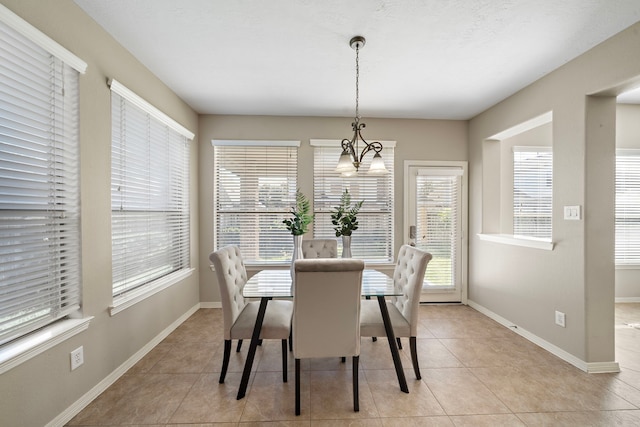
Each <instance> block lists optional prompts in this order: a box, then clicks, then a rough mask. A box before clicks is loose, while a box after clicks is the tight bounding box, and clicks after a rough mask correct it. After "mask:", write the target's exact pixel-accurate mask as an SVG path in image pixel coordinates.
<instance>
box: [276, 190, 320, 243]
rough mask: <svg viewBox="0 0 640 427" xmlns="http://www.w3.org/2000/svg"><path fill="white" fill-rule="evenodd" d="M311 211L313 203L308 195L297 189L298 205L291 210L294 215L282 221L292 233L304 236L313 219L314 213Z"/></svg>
mask: <svg viewBox="0 0 640 427" xmlns="http://www.w3.org/2000/svg"><path fill="white" fill-rule="evenodd" d="M309 211H311V204H310V203H309V200H308V199H307V196H305V195H304V194H303V193H302V192H301V191H300V189H298V190H297V191H296V206H295V207H293V208H291V210H290V211H289V212H290V213H291V215H293V216H292V217H291V218H287V219H285V220H283V221H282V222H283V223H284V224H285V226H286V227H287V230H289V231H290V232H291V234H292V235H294V236H302V235H303V234H304V233H306V232H307V230H308V228H309V224H311V221H313V215H312V214H310V213H309Z"/></svg>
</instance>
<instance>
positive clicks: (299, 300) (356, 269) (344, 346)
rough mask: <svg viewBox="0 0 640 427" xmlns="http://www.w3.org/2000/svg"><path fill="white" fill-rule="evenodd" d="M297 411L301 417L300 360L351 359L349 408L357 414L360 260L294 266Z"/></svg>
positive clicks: (308, 261)
mask: <svg viewBox="0 0 640 427" xmlns="http://www.w3.org/2000/svg"><path fill="white" fill-rule="evenodd" d="M294 270H295V280H294V282H293V287H294V290H293V306H294V309H293V356H294V358H295V382H296V385H295V400H296V401H295V411H296V415H300V359H306V358H324V357H343V356H351V357H352V361H353V374H352V382H353V410H354V411H355V412H358V411H359V410H360V407H359V398H358V361H359V356H360V300H361V298H360V292H361V289H362V271H363V270H364V261H362V260H356V259H346V258H339V259H332V258H324V259H323V258H318V259H302V260H296V262H295V265H294Z"/></svg>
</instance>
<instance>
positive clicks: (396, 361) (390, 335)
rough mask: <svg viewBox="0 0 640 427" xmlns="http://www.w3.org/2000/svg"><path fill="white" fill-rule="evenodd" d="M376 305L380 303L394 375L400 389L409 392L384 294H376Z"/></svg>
mask: <svg viewBox="0 0 640 427" xmlns="http://www.w3.org/2000/svg"><path fill="white" fill-rule="evenodd" d="M378 305H380V313H381V314H382V321H383V322H384V330H385V331H386V332H387V340H388V341H389V348H390V349H391V356H392V357H393V364H394V365H395V367H396V375H397V376H398V383H400V390H402V391H404V392H405V393H409V387H407V379H406V378H405V376H404V370H403V369H402V361H401V360H400V352H399V351H398V343H397V342H396V337H395V334H394V333H393V327H392V326H391V319H390V318H389V310H388V309H387V302H386V301H385V299H384V296H378Z"/></svg>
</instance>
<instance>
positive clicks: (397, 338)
mask: <svg viewBox="0 0 640 427" xmlns="http://www.w3.org/2000/svg"><path fill="white" fill-rule="evenodd" d="M396 341H397V342H398V350H402V341H400V337H396Z"/></svg>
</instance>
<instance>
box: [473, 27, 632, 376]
mask: <svg viewBox="0 0 640 427" xmlns="http://www.w3.org/2000/svg"><path fill="white" fill-rule="evenodd" d="M639 48H640V24H636V25H634V26H633V27H631V28H630V29H628V30H626V31H623V32H622V33H620V34H618V35H616V36H615V37H613V38H612V39H610V40H608V41H606V42H604V43H602V44H601V45H599V46H597V47H596V48H594V49H592V50H591V51H589V52H587V53H586V54H584V55H582V56H580V57H579V58H577V59H576V60H574V61H572V62H570V63H568V64H567V65H565V66H563V67H561V68H560V69H558V70H556V71H554V72H553V73H551V74H549V75H548V76H546V77H545V78H543V79H541V80H539V81H537V82H535V83H533V84H532V85H530V86H529V87H527V88H525V89H523V90H522V91H520V92H518V93H517V94H515V95H513V96H511V97H510V98H508V99H506V100H505V101H503V102H501V103H500V104H498V105H496V106H494V107H492V108H491V109H489V110H487V111H485V112H484V113H482V114H480V115H479V116H477V117H475V118H473V119H472V120H471V122H470V128H469V136H470V138H469V156H470V171H471V173H470V190H471V191H470V202H469V203H470V216H469V218H470V239H469V240H470V248H469V252H470V256H469V281H470V283H469V299H470V301H471V302H472V303H475V304H477V305H478V306H479V307H482V308H485V309H487V310H488V311H489V312H491V313H494V314H495V315H497V316H499V317H501V318H503V319H507V320H508V321H509V322H511V323H512V324H515V325H517V326H518V327H519V328H522V329H523V330H525V331H528V332H529V333H532V334H534V335H535V336H537V337H539V338H540V339H542V340H544V341H546V342H547V343H550V344H551V345H553V346H555V347H556V348H558V349H560V351H561V352H564V353H565V354H567V355H568V358H573V359H575V360H576V361H578V362H581V363H584V364H585V366H586V367H587V368H588V369H590V368H593V367H596V368H597V366H598V365H599V364H604V365H606V364H609V363H610V362H612V361H614V359H615V356H614V343H613V301H614V281H615V279H614V276H615V272H614V264H613V248H614V244H613V243H614V229H613V194H614V181H613V175H614V160H615V159H614V155H615V98H614V97H613V96H615V95H616V94H618V93H620V92H621V91H622V90H624V89H628V88H629V87H631V86H632V85H633V83H634V82H636V83H637V81H638V76H639V75H640V57H639V56H638V55H635V53H636V52H638V49H639ZM594 94H602V95H604V94H606V95H611V96H603V97H593V96H588V95H594ZM547 111H553V124H552V134H553V152H554V165H553V168H554V183H553V185H554V190H553V203H554V211H553V240H554V242H555V248H554V250H553V251H545V250H540V249H532V248H525V247H517V246H511V245H506V244H499V243H494V242H489V241H482V240H480V239H479V238H478V237H477V235H478V233H482V232H483V231H484V230H483V228H482V227H483V221H484V220H485V218H483V215H486V214H487V213H488V212H491V209H492V205H493V204H495V196H494V195H491V194H483V182H482V179H483V167H485V166H489V167H495V165H493V164H489V163H488V162H489V160H490V159H486V161H487V163H486V164H485V159H484V158H483V144H485V140H486V139H487V138H489V137H490V136H491V135H495V134H497V133H499V132H502V131H504V130H506V129H509V128H511V127H513V126H515V125H518V124H519V123H522V122H525V121H527V120H530V119H532V118H534V117H537V116H539V115H541V114H543V113H545V112H547ZM566 205H581V206H583V216H584V217H583V218H584V219H583V220H581V221H565V220H563V206H566ZM555 310H559V311H562V312H564V313H566V328H562V327H559V326H556V325H555V324H554V312H555Z"/></svg>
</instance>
